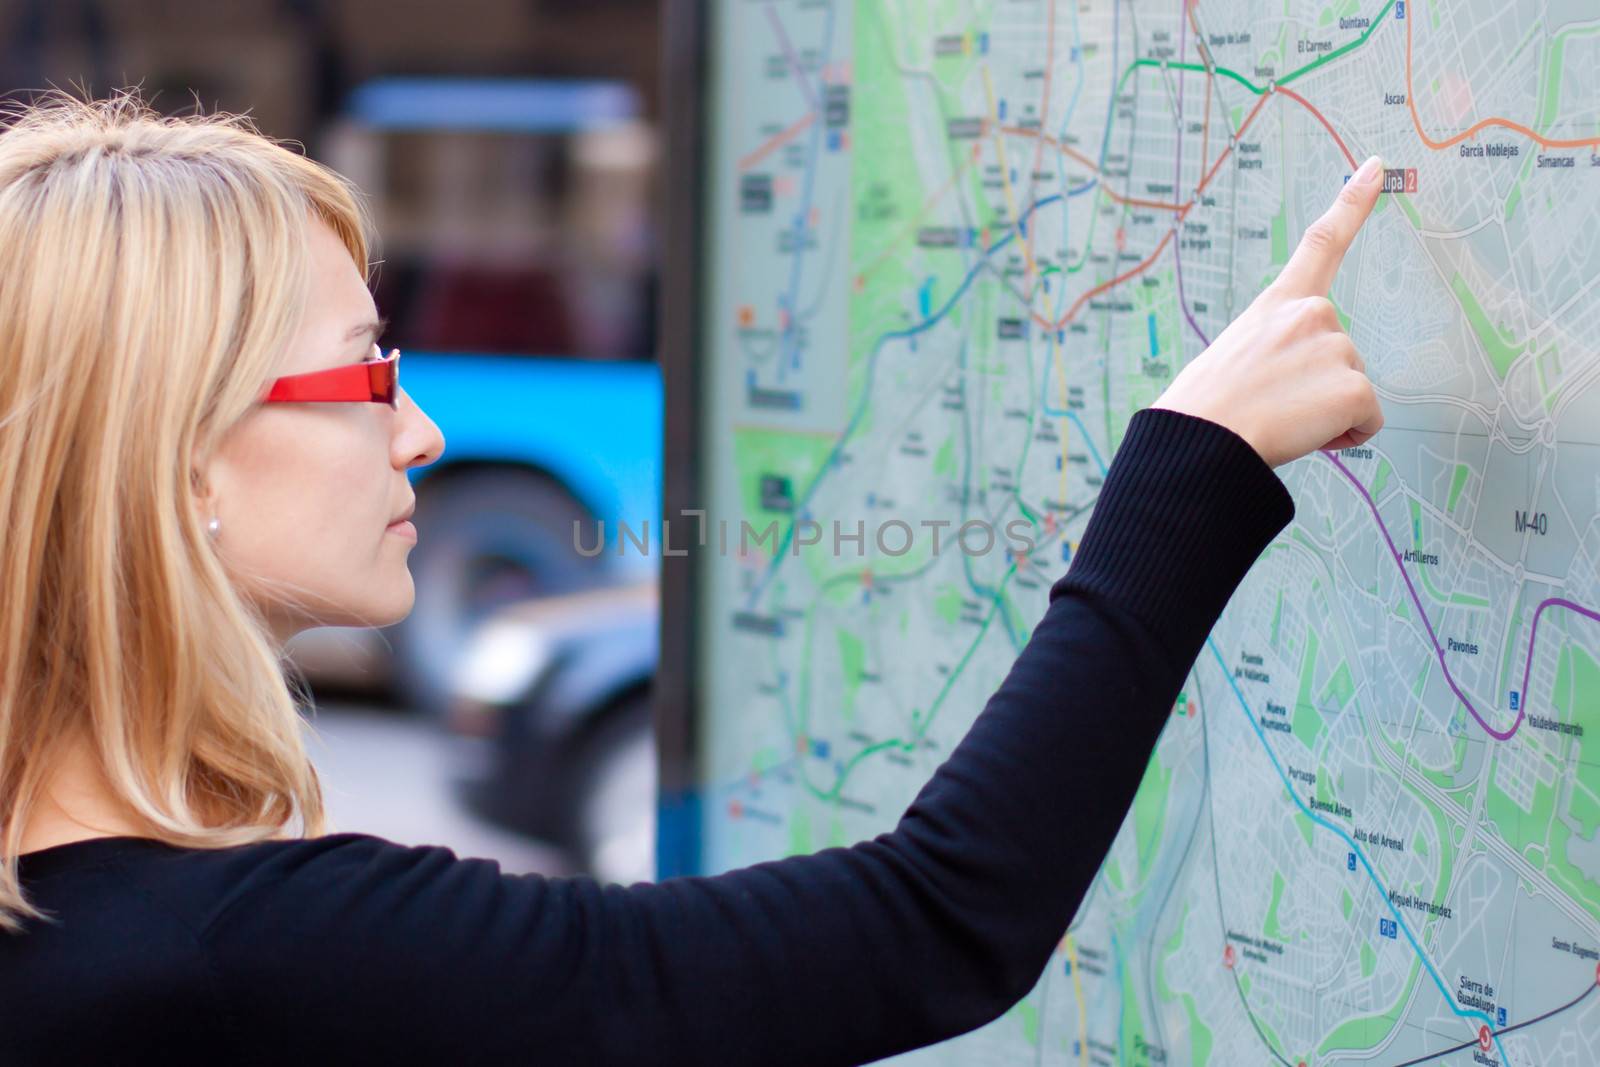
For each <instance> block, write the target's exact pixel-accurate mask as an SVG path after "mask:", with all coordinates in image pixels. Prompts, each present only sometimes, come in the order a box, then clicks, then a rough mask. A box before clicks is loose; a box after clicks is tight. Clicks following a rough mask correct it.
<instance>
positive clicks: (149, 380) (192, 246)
mask: <svg viewBox="0 0 1600 1067" xmlns="http://www.w3.org/2000/svg"><path fill="white" fill-rule="evenodd" d="M1377 195H1378V182H1377V167H1376V160H1369V161H1368V163H1367V164H1366V165H1364V166H1363V168H1362V169H1361V170H1360V171H1359V172H1358V173H1357V174H1356V176H1355V177H1354V178H1352V180H1351V181H1350V182H1349V184H1348V185H1347V186H1346V187H1345V188H1344V190H1343V191H1342V192H1341V193H1340V195H1339V199H1338V201H1337V203H1335V204H1334V206H1333V207H1332V208H1331V209H1330V210H1329V212H1328V214H1327V215H1326V216H1325V217H1324V218H1323V219H1322V220H1320V221H1319V222H1318V223H1316V224H1314V226H1313V227H1312V229H1311V230H1309V231H1308V234H1307V238H1306V240H1305V241H1304V242H1303V243H1302V245H1301V247H1300V248H1299V250H1297V252H1296V254H1295V256H1294V258H1293V260H1292V261H1291V262H1290V264H1289V265H1288V267H1287V268H1286V269H1285V270H1284V272H1283V274H1282V276H1281V277H1280V278H1279V279H1278V280H1277V281H1276V282H1275V283H1274V285H1273V286H1272V288H1271V289H1269V291H1268V292H1267V293H1265V294H1263V296H1262V297H1261V298H1259V299H1258V300H1257V301H1256V302H1255V303H1254V304H1252V305H1251V307H1250V308H1249V309H1247V310H1246V312H1245V313H1244V314H1243V315H1241V316H1240V318H1239V319H1238V320H1236V321H1235V322H1234V323H1233V324H1232V325H1231V326H1230V327H1229V328H1228V330H1227V331H1225V332H1224V333H1223V334H1222V335H1221V336H1220V337H1219V338H1218V339H1217V341H1216V342H1215V343H1214V344H1213V345H1212V346H1211V348H1209V349H1208V350H1207V351H1206V352H1205V353H1204V354H1202V355H1201V356H1200V357H1198V358H1197V359H1195V360H1194V361H1192V362H1191V363H1190V365H1189V366H1188V367H1187V368H1185V370H1184V371H1183V373H1182V374H1181V375H1180V376H1179V378H1178V379H1177V381H1176V382H1175V383H1174V384H1173V385H1172V387H1171V389H1170V390H1169V391H1168V392H1167V394H1165V395H1164V396H1163V397H1162V399H1161V401H1160V402H1159V403H1158V405H1157V406H1156V408H1155V409H1152V410H1148V411H1144V412H1141V413H1140V414H1139V415H1137V416H1136V417H1135V418H1134V420H1133V422H1132V424H1131V425H1130V427H1129V431H1128V434H1127V438H1126V441H1125V443H1124V445H1123V447H1122V449H1121V451H1120V452H1119V455H1118V458H1117V460H1116V463H1115V464H1114V465H1113V468H1112V471H1111V473H1110V475H1109V476H1108V478H1107V480H1106V483H1105V486H1104V489H1103V494H1102V496H1101V499H1100V503H1099V506H1098V509H1097V511H1096V513H1095V517H1094V519H1093V521H1092V523H1091V524H1090V526H1089V529H1088V530H1087V531H1086V533H1085V535H1084V537H1083V540H1082V542H1081V545H1080V548H1079V551H1078V553H1077V555H1076V557H1075V559H1074V563H1073V566H1072V568H1071V570H1070V571H1069V572H1068V573H1067V574H1066V575H1065V576H1064V577H1062V578H1061V579H1060V580H1059V581H1058V582H1057V583H1056V585H1055V586H1054V588H1053V590H1052V594H1051V604H1050V607H1049V610H1048V611H1047V612H1046V614H1045V616H1044V618H1043V619H1042V620H1041V621H1040V622H1039V624H1038V627H1037V629H1036V630H1035V632H1034V635H1033V638H1032V640H1031V641H1030V642H1029V644H1028V646H1027V647H1026V649H1025V650H1024V651H1023V653H1022V654H1021V656H1020V657H1019V659H1018V661H1017V663H1016V665H1015V667H1014V668H1013V670H1012V672H1011V674H1010V675H1009V676H1008V678H1007V679H1006V681H1005V683H1004V685H1003V686H1002V687H1001V688H1000V690H999V691H998V692H997V693H996V694H995V695H994V697H993V698H992V699H991V700H990V702H989V704H988V706H987V707H986V708H985V710H984V712H983V713H982V715H980V716H979V718H978V720H977V722H976V724H975V725H974V727H973V728H972V731H971V732H970V734H969V735H968V737H967V738H966V740H964V741H963V742H962V744H961V745H960V746H959V747H958V748H957V749H956V750H955V752H954V753H953V754H952V755H951V757H950V759H949V760H948V761H947V762H946V764H945V765H944V766H943V767H942V768H941V769H940V770H939V771H938V772H937V773H936V774H935V776H934V777H933V779H932V780H931V782H930V783H929V784H928V786H927V787H926V788H925V789H924V790H923V792H922V793H921V795H919V797H918V798H917V800H916V801H915V803H914V804H913V805H912V807H911V809H910V810H909V811H908V812H907V813H906V815H905V817H904V818H903V819H902V820H901V822H900V825H899V826H898V827H897V828H896V829H895V830H894V831H893V832H892V833H888V834H885V835H883V836H881V837H879V838H877V839H876V840H874V841H871V842H867V843H863V844H861V845H857V846H856V847H854V848H849V849H833V850H829V851H827V852H823V853H819V854H817V855H814V856H804V857H793V858H790V859H786V860H783V861H780V862H776V863H770V864H763V865H760V866H757V867H753V868H749V869H746V870H741V871H734V872H730V873H728V874H725V875H721V876H718V877H712V878H694V879H680V880H673V881H668V882H664V883H661V884H659V885H639V886H634V887H631V888H622V887H615V886H612V887H602V886H600V885H597V884H594V883H592V882H589V881H586V880H582V879H579V880H564V881H546V880H544V879H541V878H536V877H508V876H504V875H502V874H500V872H499V870H498V869H497V868H496V867H495V865H494V864H492V863H490V862H487V861H482V860H470V859H468V860H463V859H457V858H456V857H455V856H453V855H452V854H451V853H449V852H448V851H446V850H443V849H438V848H404V847H401V846H398V845H394V844H391V843H388V842H385V841H381V840H378V839H376V838H372V837H367V836H362V835H355V834H337V835H330V834H325V833H324V825H323V811H322V803H321V800H320V797H319V794H318V788H317V779H316V775H315V773H314V771H313V769H312V767H311V765H310V763H309V762H308V761H307V759H306V755H305V752H304V750H303V748H302V746H301V737H300V731H301V722H300V720H299V718H298V714H297V707H296V702H295V700H294V698H293V695H292V694H291V692H290V690H289V688H288V686H287V685H286V684H285V682H284V679H283V675H282V673H281V669H280V650H281V648H282V645H283V643H284V641H285V640H286V639H287V638H288V637H289V636H291V635H292V634H294V633H295V632H296V631H298V630H300V629H302V628H305V627H309V626H312V625H318V624H328V623H340V624H351V623H360V624H372V625H382V624H387V623H391V622H394V621H395V620H397V619H399V618H401V617H402V616H403V615H404V614H405V613H406V612H407V611H408V610H409V608H410V606H411V598H412V587H411V582H410V578H409V576H408V574H407V572H406V555H407V551H408V549H409V547H410V545H411V544H412V542H413V540H414V538H415V536H416V535H415V531H414V530H413V529H412V528H411V526H410V524H409V523H408V522H406V521H405V520H406V517H407V515H408V513H409V511H410V508H411V496H410V490H409V488H408V482H407V477H406V472H407V470H408V469H409V468H411V467H414V466H417V465H419V464H426V463H429V462H431V461H432V460H434V459H435V458H437V457H438V455H439V453H440V451H441V449H442V448H443V447H444V442H443V440H442V439H441V437H440V435H439V432H438V430H437V428H436V427H435V426H434V425H433V424H432V423H431V422H430V421H429V420H428V418H427V416H426V415H424V414H423V413H422V411H420V410H419V409H418V408H417V406H416V405H415V404H414V403H413V402H412V401H411V400H410V399H409V398H408V397H407V396H406V395H405V393H404V391H402V390H401V389H400V388H399V386H398V383H397V381H396V373H397V363H396V361H397V360H398V358H399V357H398V353H393V354H391V355H390V356H388V357H384V356H382V355H381V354H380V351H379V350H378V349H377V348H376V347H375V345H374V341H375V340H376V339H377V335H378V334H379V333H380V332H381V329H382V326H381V324H380V323H379V322H378V321H377V318H376V315H375V313H374V308H373V303H372V299H371V297H370V295H369V294H368V291H367V287H366V285H365V283H364V277H365V272H366V268H367V234H366V232H365V228H364V222H363V218H362V215H361V212H360V210H359V209H358V206H357V200H356V198H355V196H354V194H353V193H352V191H351V190H350V189H349V188H348V187H347V186H346V184H345V183H344V182H343V181H341V180H340V179H339V178H338V177H336V176H335V175H333V174H331V173H329V172H328V171H326V170H325V169H323V168H321V167H319V166H317V165H316V164H314V163H311V162H308V161H307V160H305V159H304V158H302V157H300V156H298V155H296V154H295V153H293V152H290V151H288V150H286V149H284V148H282V147H279V146H277V145H275V144H272V143H270V142H269V141H267V140H265V139H263V138H261V137H259V136H257V135H256V134H254V133H253V132H251V131H250V130H249V129H248V128H247V127H246V126H244V125H243V124H242V123H241V122H239V121H236V120H224V119H160V118H157V117H155V116H154V115H152V114H151V113H149V112H148V111H147V110H146V109H144V108H143V107H142V106H141V105H140V104H139V103H138V102H137V101H135V100H133V99H131V98H128V97H126V96H123V97H119V98H116V99H114V100H111V101H107V102H101V103H93V104H82V103H74V102H71V101H68V100H64V99H57V100H54V101H51V102H49V103H47V104H45V105H43V106H39V107H35V108H33V109H30V110H27V111H24V112H22V113H20V114H19V115H17V116H15V117H14V120H13V121H12V122H11V123H10V124H9V128H8V129H6V130H5V132H3V133H0V826H3V838H0V840H3V856H4V865H3V867H0V923H3V925H4V927H5V930H4V931H3V932H0V1060H3V1061H4V1062H5V1063H6V1064H19V1063H27V1064H31V1063H71V1064H82V1063H118V1064H128V1063H174V1062H187V1061H197V1062H208V1063H219V1064H243V1063H262V1064H281V1063H287V1062H306V1061H311V1062H326V1063H342V1064H349V1063H368V1062H370V1063H385V1064H394V1063H457V1062H473V1063H527V1062H544V1063H677V1062H682V1063H719V1064H738V1063H758V1064H779V1063H795V1064H808V1065H816V1064H833V1063H857V1062H862V1061H866V1060H871V1059H875V1058H878V1057H881V1056H885V1055H888V1054H890V1053H894V1052H898V1051H902V1050H905V1049H909V1048H913V1047H916V1046H918V1045H923V1044H927V1043H930V1042H934V1041H938V1040H941V1039H943V1038H946V1037H950V1036H952V1035H954V1034H958V1033H961V1032H963V1031H965V1030H969V1029H971V1028H973V1027H975V1026H977V1025H979V1024H981V1023H983V1022H985V1021H987V1020H989V1019H992V1018H994V1017H995V1016H996V1015H998V1014H999V1013H1001V1012H1003V1011H1004V1010H1005V1009H1006V1008H1007V1007H1008V1006H1009V1005H1010V1004H1011V1003H1013V1002H1014V1001H1015V1000H1016V999H1017V998H1019V997H1020V996H1022V995H1023V994H1024V993H1025V992H1026V991H1027V990H1028V989H1029V987H1030V986H1031V985H1032V983H1033V982H1034V980H1035V979H1036V977H1037V976H1038V974H1039V971H1040V968H1041V967H1042V966H1043V964H1044V962H1045V961H1046V959H1047V958H1048V956H1049V953H1050V951H1051V949H1052V947H1053V946H1054V944H1055V942H1056V940H1057V938H1058V937H1059V936H1060V933H1061V931H1062V929H1063V928H1064V927H1065V925H1066V923H1067V921H1068V919H1069V918H1070V917H1071V916H1072V913H1073V911H1074V910H1075V908H1076V907H1077V904H1078V902H1079V900H1080V899H1081V898H1082V896H1083V893H1084V892H1085V891H1086V889H1087V887H1088V886H1089V884H1090V880H1091V879H1092V878H1093V876H1094V872H1095V870H1096V868H1097V867H1098V865H1099V863H1100V860H1101V858H1102V857H1103V855H1104V853H1105V850H1106V848H1107V847H1108V845H1109V843H1110V841H1111V839H1112V836H1113V835H1114V834H1115V832H1116V829H1117V826H1118V824H1119V823H1120V822H1121V819H1122V816H1123V813H1124V811H1125V809H1126V805H1127V803H1128V801H1129V799H1130V798H1131V797H1132V795H1133V791H1134V789H1135V787H1136V785H1137V783H1138V781H1139V778H1140V775H1141V773H1142V771H1143V768H1144V765H1145V762H1146V760H1147V758H1148V756H1149V752H1150V748H1151V745H1152V744H1153V743H1154V740H1155V737H1156V734H1157V732H1158V731H1159V729H1160V727H1161V723H1162V722H1163V721H1164V719H1165V718H1166V715H1167V713H1168V710H1169V708H1170V706H1171V703H1172V700H1173V698H1174V696H1175V694H1176V692H1177V688H1178V686H1179V684H1180V683H1181V682H1182V679H1183V677H1184V675H1185V673H1186V672H1187V670H1188V668H1189V666H1190V664H1191V663H1192V662H1193V660H1194V658H1195V655H1196V653H1197V652H1198V650H1199V648H1200V644H1201V641H1202V640H1203V639H1204V636H1205V634H1206V632H1207V631H1208V630H1209V628H1210V627H1211V625H1212V624H1213V622H1214V621H1215V619H1216V617H1217V615H1218V613H1219V612H1220V611H1221V609H1222V606H1223V604H1224V603H1225V602H1226V600H1227V598H1228V596H1229V594H1230V593H1231V591H1232V590H1233V588H1234V586H1235V584H1236V583H1237V582H1238V581H1239V580H1240V578H1241V577H1242V576H1243V574H1244V572H1245V571H1246V570H1247V569H1248V567H1249V566H1250V564H1251V562H1252V561H1253V560H1254V559H1255V558H1256V556H1257V555H1258V554H1259V553H1260V551H1261V550H1262V548H1263V547H1264V546H1265V545H1266V544H1267V543H1268V541H1270V539H1271V538H1272V537H1273V536H1274V535H1275V534H1276V533H1277V532H1278V531H1279V530H1280V529H1281V528H1282V527H1283V525H1284V524H1285V523H1286V522H1287V521H1288V519H1289V518H1290V515H1291V513H1292V504H1291V502H1290V500H1289V497H1288V495H1287V493H1286V492H1285V490H1284V488H1283V485H1282V483H1281V482H1279V481H1278V479H1277V478H1276V477H1275V476H1274V475H1273V473H1272V469H1271V468H1272V466H1274V465H1276V464H1279V463H1283V462H1286V461H1288V460H1290V459H1293V458H1295V457H1297V456H1300V455H1303V454H1305V453H1306V452H1308V451H1310V450H1312V449H1314V448H1317V447H1320V446H1325V445H1340V444H1345V443H1349V442H1353V441H1360V440H1364V439H1366V438H1367V437H1369V436H1370V435H1371V434H1372V433H1374V432H1376V431H1377V429H1378V427H1379V425H1380V424H1381V418H1382V416H1381V413H1380V411H1379V409H1378V406H1377V402H1376V400H1375V399H1374V395H1373V392H1372V390H1371V387H1370V385H1369V383H1368V382H1367V379H1366V377H1365V375H1364V373H1363V370H1362V365H1361V361H1360V357H1359V356H1357V355H1356V353H1355V350H1354V348H1353V347H1351V345H1350V341H1349V339H1348V338H1347V337H1346V336H1345V335H1344V333H1343V332H1341V331H1340V329H1339V327H1338V323H1337V320H1336V318H1335V317H1334V316H1333V314H1332V309H1331V306H1330V305H1329V304H1328V302H1327V300H1326V299H1325V297H1324V295H1323V294H1325V293H1326V291H1327V289H1328V286H1329V285H1330V283H1331V281H1332V278H1333V274H1334V272H1335V270H1336V269H1337V267H1338V264H1339V261H1340V259H1341V257H1342V256H1343V254H1344V251H1345V249H1346V248H1347V247H1348V245H1349V244H1350V242H1351V240H1352V239H1353V237H1354V235H1355V233H1356V230H1357V229H1358V228H1359V227H1360V225H1361V223H1362V221H1363V220H1364V219H1365V217H1366V215H1367V213H1368V212H1370V211H1371V209H1372V205H1373V203H1374V202H1375V200H1376V197H1377Z"/></svg>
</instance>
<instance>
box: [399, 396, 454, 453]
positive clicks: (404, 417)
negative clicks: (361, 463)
mask: <svg viewBox="0 0 1600 1067" xmlns="http://www.w3.org/2000/svg"><path fill="white" fill-rule="evenodd" d="M399 414H400V417H399V418H398V419H397V420H396V426H395V435H394V460H395V467H396V468H397V469H399V470H409V469H410V468H412V467H426V466H427V465H428V464H430V463H433V462H435V461H437V460H438V458H439V457H440V456H441V455H442V454H443V453H444V434H443V433H441V432H440V431H439V427H438V424H436V423H435V422H434V421H433V420H432V419H430V418H429V417H428V414H427V412H425V411H423V410H422V408H421V406H419V405H418V404H417V402H416V401H415V400H412V399H411V394H410V393H407V392H406V391H405V390H404V389H401V390H400V412H399Z"/></svg>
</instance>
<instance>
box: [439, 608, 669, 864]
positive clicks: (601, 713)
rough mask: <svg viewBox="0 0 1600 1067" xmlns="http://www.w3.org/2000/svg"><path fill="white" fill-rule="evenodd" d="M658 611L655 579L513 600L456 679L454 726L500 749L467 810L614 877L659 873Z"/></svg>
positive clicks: (469, 795) (469, 651) (471, 649)
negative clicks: (654, 700) (654, 713)
mask: <svg viewBox="0 0 1600 1067" xmlns="http://www.w3.org/2000/svg"><path fill="white" fill-rule="evenodd" d="M657 610H658V605H657V596H656V587H655V585H654V584H653V583H639V584H633V585H627V586H617V587H611V588H605V589H597V590H590V591H587V592H582V593H575V594H570V595H566V596H558V597H544V598H539V599H535V600H529V601H525V602H523V603H520V604H515V605H512V606H510V607H507V608H504V609H502V610H500V611H498V612H496V613H495V614H494V615H493V616H492V617H491V618H489V619H488V620H486V621H485V622H484V623H482V624H481V625H480V626H478V627H477V628H475V629H474V631H473V632H472V635H471V637H470V639H469V640H468V641H467V644H466V647H465V649H464V654H463V655H462V657H461V658H460V660H459V661H458V663H457V665H456V672H455V675H454V687H455V695H454V697H453V699H452V702H451V709H450V713H449V716H448V718H447V722H448V723H449V725H450V727H451V728H452V729H453V730H454V731H456V732H457V733H460V734H464V735H467V736H470V737H479V738H486V739H488V742H489V746H490V752H489V753H488V756H487V758H486V759H484V760H483V761H481V764H482V770H481V772H480V774H481V777H478V778H476V779H474V780H469V781H466V782H463V783H462V786H461V787H462V789H463V793H464V799H465V801H466V803H467V806H468V807H469V808H470V809H472V810H473V811H474V813H476V814H478V815H481V816H483V817H484V818H487V819H489V820H490V821H491V822H494V823H497V824H499V825H501V826H504V827H506V828H508V829H512V830H516V831H519V832H521V833H524V834H528V835H531V836H533V837H536V838H539V839H541V840H543V841H548V842H551V843H553V844H556V845H558V846H561V847H562V848H564V849H566V850H567V851H568V852H569V853H570V854H571V855H572V857H573V861H574V864H575V866H576V867H577V868H579V869H581V870H584V871H588V872H590V873H592V874H594V875H595V876H596V877H598V878H600V879H602V880H605V881H611V882H634V881H640V880H645V879H650V878H653V877H654V876H655V816H656V754H655V733H654V725H653V723H652V717H651V701H650V686H651V680H652V678H653V676H654V674H655V668H656V660H657V648H658V645H657V637H658V626H657Z"/></svg>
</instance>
